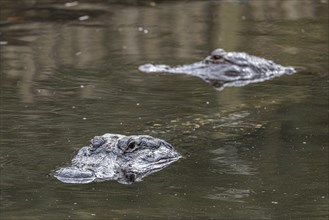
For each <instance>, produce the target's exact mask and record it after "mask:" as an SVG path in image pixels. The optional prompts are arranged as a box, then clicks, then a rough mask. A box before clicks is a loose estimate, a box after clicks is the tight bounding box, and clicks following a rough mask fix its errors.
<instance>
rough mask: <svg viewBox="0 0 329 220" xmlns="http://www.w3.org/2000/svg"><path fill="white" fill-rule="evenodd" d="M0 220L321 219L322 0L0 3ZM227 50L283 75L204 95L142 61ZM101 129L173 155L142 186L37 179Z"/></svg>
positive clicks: (324, 135) (324, 176)
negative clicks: (145, 69) (154, 143)
mask: <svg viewBox="0 0 329 220" xmlns="http://www.w3.org/2000/svg"><path fill="white" fill-rule="evenodd" d="M0 25H1V26H0V32H1V33H0V49H1V55H0V58H1V83H0V91H1V94H0V97H1V106H0V111H1V112H0V113H1V154H0V160H1V164H0V166H1V182H0V183H1V197H0V198H1V200H0V203H1V210H0V218H1V219H156V218H159V219H328V215H329V214H328V201H329V200H328V57H329V55H328V1H327V0H314V1H311V0H305V1H303V0H289V1H279V0H278V1H276V0H271V1H258V0H255V1H247V0H244V1H243V0H241V1H160V0H159V1H134V0H130V1H128V0H126V1H111V0H108V1H91V0H90V1H71V2H70V1H62V0H60V1H54V0H53V1H49V0H48V1H44V0H43V1H41V0H40V1H39V0H24V1H11V0H4V1H2V2H1V23H0ZM219 47H220V48H223V49H225V50H226V51H243V52H247V53H249V54H252V55H256V56H260V57H264V58H266V59H271V60H274V61H275V62H277V63H279V64H282V65H285V66H294V67H296V68H297V70H298V71H297V73H295V74H293V75H285V76H281V77H279V78H275V79H272V80H269V81H265V82H261V83H254V84H250V85H247V86H244V87H238V88H232V87H230V88H225V89H224V90H223V91H217V90H215V89H214V88H213V87H212V86H211V85H209V84H208V83H205V82H204V81H203V80H201V79H199V78H197V77H191V76H187V75H170V74H145V73H141V72H139V71H138V66H139V65H142V64H145V63H157V64H168V65H179V64H188V63H192V62H196V61H199V60H201V59H202V58H204V57H205V56H206V55H208V53H209V52H210V51H212V50H213V49H215V48H219ZM104 133H120V134H126V135H129V134H148V135H152V136H155V137H158V138H162V139H164V140H166V141H168V142H169V143H171V144H172V145H173V146H174V147H175V148H176V149H177V151H178V152H180V153H181V154H182V155H183V157H184V158H182V159H180V160H179V161H178V162H175V163H173V164H171V165H170V166H169V167H167V168H165V169H164V170H162V171H160V172H157V173H155V174H152V175H150V176H148V177H146V178H145V179H144V181H142V182H138V183H134V184H131V185H123V184H119V183H117V182H116V181H106V182H101V183H91V184H82V185H79V184H76V185H74V184H64V183H61V182H59V181H58V180H56V179H55V178H54V177H52V176H51V175H50V173H51V172H52V171H53V170H55V169H56V168H58V167H60V166H63V165H65V164H66V163H67V162H69V161H70V159H71V158H72V156H73V154H74V152H75V151H76V150H77V149H79V148H80V147H82V146H85V145H87V144H88V143H89V140H90V139H91V138H92V137H94V136H96V135H102V134H104Z"/></svg>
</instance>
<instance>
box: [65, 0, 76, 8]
mask: <svg viewBox="0 0 329 220" xmlns="http://www.w3.org/2000/svg"><path fill="white" fill-rule="evenodd" d="M78 4H79V2H77V1H74V2H66V3H65V7H74V6H77V5H78Z"/></svg>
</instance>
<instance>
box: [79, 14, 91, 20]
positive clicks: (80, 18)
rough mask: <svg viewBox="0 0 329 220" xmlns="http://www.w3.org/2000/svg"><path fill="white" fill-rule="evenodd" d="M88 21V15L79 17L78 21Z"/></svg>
mask: <svg viewBox="0 0 329 220" xmlns="http://www.w3.org/2000/svg"><path fill="white" fill-rule="evenodd" d="M88 19H89V16H88V15H84V16H81V17H79V21H85V20H88Z"/></svg>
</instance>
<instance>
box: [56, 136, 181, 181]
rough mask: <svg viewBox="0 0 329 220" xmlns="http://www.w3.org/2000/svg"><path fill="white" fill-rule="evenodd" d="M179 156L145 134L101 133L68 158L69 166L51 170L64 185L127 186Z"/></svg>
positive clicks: (169, 146) (166, 144)
mask: <svg viewBox="0 0 329 220" xmlns="http://www.w3.org/2000/svg"><path fill="white" fill-rule="evenodd" d="M180 157H181V156H180V155H179V153H177V152H176V150H175V149H174V148H173V147H172V146H171V145H170V144H168V143H167V142H165V141H163V140H161V139H157V138H153V137H151V136H147V135H140V136H139V135H133V136H124V135H115V134H104V135H103V136H96V137H94V138H93V139H92V140H91V145H90V146H86V147H83V148H81V149H80V150H79V151H78V152H77V154H76V155H75V156H74V158H73V159H72V165H71V166H68V167H64V168H60V169H59V170H57V171H55V174H54V176H55V177H56V178H57V179H58V180H60V181H62V182H65V183H89V182H93V181H104V180H117V181H118V182H119V183H123V184H130V183H132V182H139V181H141V180H142V179H143V178H144V177H145V176H148V175H149V174H151V173H154V172H157V171H160V170H161V169H163V168H165V167H166V166H168V165H169V164H171V163H173V162H175V161H177V160H178V159H179V158H180Z"/></svg>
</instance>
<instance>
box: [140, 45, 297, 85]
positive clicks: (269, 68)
mask: <svg viewBox="0 0 329 220" xmlns="http://www.w3.org/2000/svg"><path fill="white" fill-rule="evenodd" d="M138 69H139V70H140V71H141V72H146V73H158V72H166V73H176V74H188V75H192V76H197V77H200V78H202V79H203V80H205V81H206V82H209V83H211V84H212V85H213V86H214V87H215V88H216V89H218V90H222V89H224V87H228V86H235V87H238V86H245V85H247V84H250V83H256V82H262V81H265V80H269V79H272V78H274V77H278V76H281V75H284V74H293V73H295V72H296V70H295V69H294V68H293V67H284V66H281V65H279V64H276V63H274V62H273V61H271V60H266V59H263V58H260V57H256V56H251V55H248V54H246V53H240V52H225V51H224V50H223V49H220V48H218V49H216V50H214V51H213V52H212V53H211V55H210V56H208V57H206V58H205V59H204V60H202V61H200V62H196V63H193V64H188V65H182V66H176V67H170V66H167V65H153V64H145V65H141V66H140V67H139V68H138Z"/></svg>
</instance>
